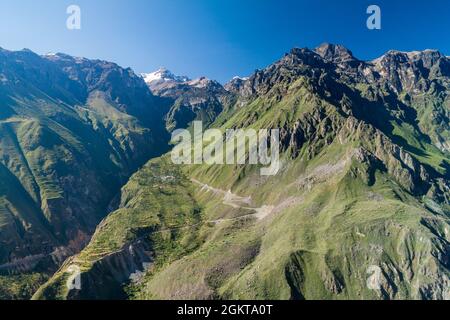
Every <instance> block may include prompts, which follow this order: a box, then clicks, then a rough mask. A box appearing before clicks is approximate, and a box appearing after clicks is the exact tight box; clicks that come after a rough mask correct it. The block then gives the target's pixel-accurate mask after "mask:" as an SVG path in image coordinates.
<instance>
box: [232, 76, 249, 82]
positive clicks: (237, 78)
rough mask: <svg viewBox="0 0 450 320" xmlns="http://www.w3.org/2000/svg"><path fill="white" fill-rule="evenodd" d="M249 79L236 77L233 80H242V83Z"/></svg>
mask: <svg viewBox="0 0 450 320" xmlns="http://www.w3.org/2000/svg"><path fill="white" fill-rule="evenodd" d="M248 79H249V77H239V76H235V77H233V79H232V80H242V81H247V80H248Z"/></svg>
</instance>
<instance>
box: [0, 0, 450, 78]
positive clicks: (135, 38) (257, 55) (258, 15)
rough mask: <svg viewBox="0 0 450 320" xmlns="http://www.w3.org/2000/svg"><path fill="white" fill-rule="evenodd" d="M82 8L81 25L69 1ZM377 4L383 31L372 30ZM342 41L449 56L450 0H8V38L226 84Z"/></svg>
mask: <svg viewBox="0 0 450 320" xmlns="http://www.w3.org/2000/svg"><path fill="white" fill-rule="evenodd" d="M70 4H77V5H79V6H80V8H81V14H82V15H81V27H82V29H81V30H68V29H67V28H66V19H67V17H68V15H67V14H66V8H67V7H68V6H69V5H70ZM371 4H377V5H379V6H380V8H381V13H382V16H381V17H382V29H381V30H372V31H370V30H368V29H367V28H366V20H367V17H368V15H367V14H366V9H367V7H368V6H369V5H371ZM322 42H332V43H339V44H343V45H345V46H346V47H348V48H349V49H351V50H352V51H353V53H354V54H355V55H356V56H357V57H358V58H360V59H366V60H367V59H372V58H375V57H377V56H379V55H381V54H382V53H384V52H385V51H387V50H389V49H397V50H405V51H406V50H422V49H426V48H432V49H439V50H440V51H441V52H443V53H444V54H446V55H450V1H449V0H422V1H420V0H370V1H367V0H339V1H337V0H277V1H275V0H71V1H66V0H1V1H0V46H1V47H3V48H5V49H9V50H20V49H22V48H29V49H31V50H33V51H35V52H37V53H40V54H44V53H47V52H65V53H68V54H71V55H76V56H84V57H88V58H99V59H105V60H110V61H114V62H117V63H118V64H120V65H122V66H124V67H131V68H133V69H134V70H135V71H136V72H138V73H140V72H149V71H153V70H154V69H156V68H158V67H160V66H165V67H167V68H169V69H170V70H172V71H173V72H175V73H177V74H181V75H188V76H190V77H198V76H201V75H205V76H207V77H209V78H212V79H217V80H219V81H221V82H225V81H227V80H228V79H230V78H231V77H233V76H235V75H240V76H246V75H249V74H251V73H252V72H253V71H254V70H255V69H258V68H263V67H265V66H267V65H268V64H270V63H272V62H273V61H275V60H277V59H279V58H280V57H281V56H282V55H283V54H284V53H285V52H287V51H289V50H290V48H292V47H316V46H317V45H319V44H321V43H322Z"/></svg>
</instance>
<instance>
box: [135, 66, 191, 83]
mask: <svg viewBox="0 0 450 320" xmlns="http://www.w3.org/2000/svg"><path fill="white" fill-rule="evenodd" d="M141 76H142V78H144V81H145V82H146V83H147V84H151V83H155V82H169V81H171V82H187V81H190V79H189V78H188V77H185V76H177V75H174V74H173V73H172V72H170V71H169V70H167V69H166V68H159V69H158V70H156V71H155V72H151V73H142V74H141Z"/></svg>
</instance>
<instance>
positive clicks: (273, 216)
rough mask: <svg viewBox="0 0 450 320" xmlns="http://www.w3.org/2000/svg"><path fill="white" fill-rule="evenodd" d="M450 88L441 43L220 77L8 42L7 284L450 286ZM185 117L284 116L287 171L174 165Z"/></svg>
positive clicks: (335, 295) (277, 289) (62, 287)
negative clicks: (173, 147) (174, 135)
mask: <svg viewBox="0 0 450 320" xmlns="http://www.w3.org/2000/svg"><path fill="white" fill-rule="evenodd" d="M449 94H450V58H449V57H446V56H445V55H443V54H441V53H440V52H439V51H436V50H425V51H417V52H400V51H394V50H392V51H389V52H387V53H386V54H384V55H383V56H381V57H380V58H378V59H375V60H373V61H362V60H359V59H358V58H356V57H355V56H354V55H353V54H352V52H351V51H350V50H348V49H347V48H345V47H343V46H340V45H333V44H323V45H321V46H319V47H318V48H315V49H308V48H294V49H292V50H291V51H290V52H289V53H286V54H285V55H284V56H283V57H282V58H281V59H280V60H278V61H276V62H274V63H273V64H271V65H269V66H268V67H266V68H264V69H262V70H256V71H255V73H254V74H252V75H251V76H250V77H248V78H239V77H236V78H234V79H232V80H231V81H230V82H229V83H227V84H225V85H221V84H220V83H218V82H216V81H214V80H210V79H207V78H200V79H196V80H191V79H189V78H188V77H184V76H182V77H180V76H175V75H173V74H172V73H171V72H170V71H168V70H167V69H164V68H162V69H160V70H158V71H156V72H154V73H150V74H142V75H136V74H135V73H134V72H133V71H132V70H131V69H124V68H121V67H120V66H118V65H116V64H114V63H110V62H106V61H100V60H88V59H84V58H75V57H71V56H68V55H65V54H52V55H45V56H39V55H37V54H34V53H33V52H31V51H29V50H23V51H18V52H12V51H7V50H3V49H2V50H1V51H0V101H1V106H0V298H3V299H29V298H31V297H32V298H33V299H449V298H450V278H449V275H450V244H449V240H450V235H449V228H450V225H449V221H450V220H449V218H450V216H449V215H450V127H449V126H450V121H449V118H450V98H449ZM194 120H200V121H203V123H204V124H205V127H210V128H218V129H220V130H222V131H223V132H225V130H227V129H230V128H231V129H239V128H253V129H274V128H277V129H280V142H281V150H280V151H281V169H280V171H279V173H278V174H277V175H275V176H261V175H260V174H259V166H257V165H249V164H247V165H222V166H220V165H219V166H218V165H206V164H202V165H186V166H179V165H174V164H173V163H172V162H171V160H170V153H169V151H170V143H169V142H170V133H171V132H173V131H174V130H175V129H180V128H189V127H190V125H191V123H192V121H194ZM74 267H77V268H78V269H79V270H80V271H81V289H80V290H77V289H72V290H71V289H69V288H68V287H67V285H66V283H67V280H68V279H69V278H70V277H71V276H72V270H73V268H74Z"/></svg>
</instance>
